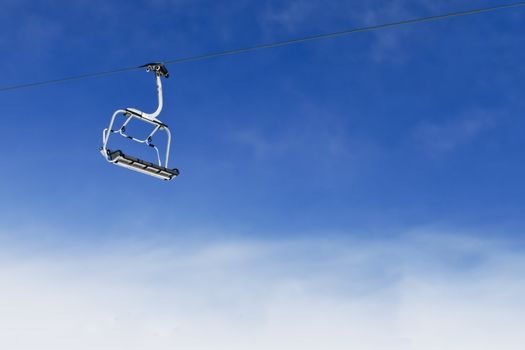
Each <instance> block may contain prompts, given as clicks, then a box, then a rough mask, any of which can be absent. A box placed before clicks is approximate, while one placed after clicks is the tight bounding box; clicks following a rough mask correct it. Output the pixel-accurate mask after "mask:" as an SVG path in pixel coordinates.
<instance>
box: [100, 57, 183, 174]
mask: <svg viewBox="0 0 525 350" xmlns="http://www.w3.org/2000/svg"><path fill="white" fill-rule="evenodd" d="M144 67H145V68H146V71H147V72H153V73H154V74H155V80H156V82H157V95H158V107H157V110H156V111H155V112H153V113H151V114H150V113H145V112H142V111H139V110H138V109H135V108H126V109H119V110H117V111H116V112H115V113H113V116H112V117H111V120H110V122H109V126H108V128H107V129H104V131H103V132H102V147H101V151H100V152H101V153H102V156H103V157H104V158H105V159H106V160H107V161H108V162H110V163H112V164H115V165H119V166H121V167H124V168H127V169H130V170H134V171H138V172H140V173H143V174H146V175H150V176H154V177H156V178H159V179H162V180H172V179H173V178H175V177H177V176H178V175H179V170H178V169H175V168H173V169H170V168H169V167H168V161H169V155H170V146H171V132H170V129H169V128H168V126H167V125H166V124H164V123H163V122H161V121H160V120H159V119H158V118H157V117H158V115H159V114H160V112H161V110H162V104H163V101H162V81H161V78H168V77H169V73H168V70H167V69H166V67H165V66H164V65H163V64H161V63H151V64H147V65H144ZM119 115H122V116H123V117H124V119H123V123H122V124H121V126H120V127H119V128H115V120H116V118H117V116H119ZM132 120H138V121H140V122H144V123H147V124H149V125H151V127H152V131H151V132H150V133H149V135H148V136H147V137H146V138H144V139H139V138H135V137H133V136H130V135H128V134H127V133H126V126H127V125H128V124H129V122H130V121H132ZM157 132H165V133H166V134H167V145H166V149H165V154H164V157H161V152H160V151H159V148H158V147H157V146H155V145H154V144H153V143H152V140H153V136H154V135H155V134H156V133H157ZM113 134H117V135H118V136H121V137H125V138H127V139H129V140H132V141H135V142H138V143H140V144H144V145H145V146H147V147H150V148H152V149H153V150H154V151H155V153H156V156H157V163H152V162H148V161H145V160H141V159H139V158H136V157H133V156H130V155H128V154H125V153H124V152H123V151H121V150H110V149H109V148H108V141H109V139H110V136H111V135H113Z"/></svg>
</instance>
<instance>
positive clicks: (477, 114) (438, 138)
mask: <svg viewBox="0 0 525 350" xmlns="http://www.w3.org/2000/svg"><path fill="white" fill-rule="evenodd" d="M500 118H501V113H499V112H492V111H484V110H471V111H468V112H465V113H462V114H460V115H458V116H456V118H454V119H453V120H448V119H447V120H446V121H444V122H439V123H438V122H432V121H424V122H422V123H420V124H419V125H418V126H417V127H416V128H415V130H414V133H413V136H414V139H415V141H416V142H419V143H420V144H423V145H424V146H426V147H427V148H428V149H430V150H432V151H442V152H443V151H454V150H455V149H457V147H459V146H461V145H465V144H468V143H471V142H473V141H475V139H476V138H478V137H479V136H480V135H482V134H483V133H484V132H486V131H488V130H490V129H491V128H494V127H495V126H496V125H497V122H496V120H497V119H500Z"/></svg>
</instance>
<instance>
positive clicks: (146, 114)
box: [142, 74, 163, 120]
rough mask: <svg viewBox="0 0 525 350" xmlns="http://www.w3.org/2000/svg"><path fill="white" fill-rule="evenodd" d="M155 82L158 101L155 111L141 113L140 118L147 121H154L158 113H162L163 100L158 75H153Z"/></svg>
mask: <svg viewBox="0 0 525 350" xmlns="http://www.w3.org/2000/svg"><path fill="white" fill-rule="evenodd" d="M155 78H156V82H157V98H158V101H159V104H158V107H157V110H156V111H155V112H153V113H144V112H142V116H143V117H144V118H147V119H151V120H156V119H157V117H158V115H159V114H160V112H161V111H162V106H163V99H162V81H161V80H160V75H159V74H155Z"/></svg>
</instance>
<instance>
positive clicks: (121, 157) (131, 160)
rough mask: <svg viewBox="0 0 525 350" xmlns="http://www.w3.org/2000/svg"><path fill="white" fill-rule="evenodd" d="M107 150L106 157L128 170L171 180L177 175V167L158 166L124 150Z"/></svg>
mask: <svg viewBox="0 0 525 350" xmlns="http://www.w3.org/2000/svg"><path fill="white" fill-rule="evenodd" d="M107 152H108V159H109V160H110V161H111V162H113V164H115V165H119V166H121V167H124V168H127V169H130V170H134V171H138V172H140V173H143V174H147V175H151V176H155V177H157V178H159V179H162V180H166V181H169V180H172V179H173V178H175V177H177V176H178V175H179V170H178V169H168V168H165V167H163V166H159V165H157V164H154V163H150V162H147V161H144V160H142V159H138V158H135V157H132V156H129V155H127V154H124V152H122V151H121V150H116V151H111V150H109V149H108V150H107Z"/></svg>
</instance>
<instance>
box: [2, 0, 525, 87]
mask: <svg viewBox="0 0 525 350" xmlns="http://www.w3.org/2000/svg"><path fill="white" fill-rule="evenodd" d="M518 7H525V1H520V2H515V3H511V4H503V5H496V6H491V7H483V8H477V9H472V10H467V11H457V12H450V13H446V14H440V15H434V16H428V17H419V18H413V19H407V20H403V21H397V22H390V23H384V24H378V25H371V26H365V27H358V28H352V29H347V30H342V31H337V32H330V33H323V34H316V35H310V36H305V37H300V38H295V39H289V40H282V41H277V42H272V43H265V44H259V45H254V46H248V47H244V48H239V49H233V50H225V51H214V52H209V53H205V54H202V55H195V56H187V57H181V58H177V59H173V60H168V61H163V62H161V63H163V64H165V65H174V64H181V63H189V62H195V61H202V60H206V59H211V58H217V57H223V56H231V55H237V54H241V53H247V52H251V51H258V50H263V49H270V48H276V47H281V46H286V45H293V44H299V43H304V42H309V41H316V40H322V39H329V38H336V37H341V36H347V35H352V34H357V33H364V32H371V31H378V30H384V29H390V28H395V27H401V26H407V25H412V24H419V23H426V22H433V21H438V20H444V19H449V18H457V17H465V16H470V15H477V14H482V13H487V12H494V11H498V10H504V9H511V8H518ZM142 68H143V66H142V65H141V66H137V67H125V68H117V69H113V70H106V71H101V72H93V73H86V74H80V75H73V76H69V77H64V78H59V79H50V80H42V81H38V82H31V83H25V84H19V85H11V86H5V87H0V92H5V91H10V90H20V89H26V88H31V87H36V86H43V85H51V84H58V83H62V82H67V81H74V80H82V79H88V78H95V77H101V76H107V75H112V74H117V73H124V72H130V71H134V70H139V69H142Z"/></svg>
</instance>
